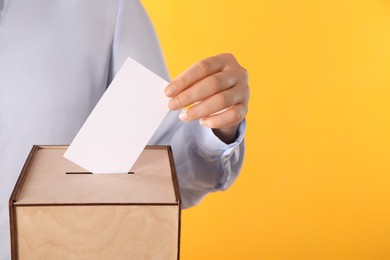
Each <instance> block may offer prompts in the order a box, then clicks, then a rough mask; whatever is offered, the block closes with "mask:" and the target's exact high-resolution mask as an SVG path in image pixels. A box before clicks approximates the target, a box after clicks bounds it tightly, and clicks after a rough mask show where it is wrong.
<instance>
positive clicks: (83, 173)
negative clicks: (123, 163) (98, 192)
mask: <svg viewBox="0 0 390 260" xmlns="http://www.w3.org/2000/svg"><path fill="white" fill-rule="evenodd" d="M134 173H135V172H128V173H127V174H134ZM66 174H93V173H92V172H66ZM101 174H123V173H99V174H97V175H101Z"/></svg>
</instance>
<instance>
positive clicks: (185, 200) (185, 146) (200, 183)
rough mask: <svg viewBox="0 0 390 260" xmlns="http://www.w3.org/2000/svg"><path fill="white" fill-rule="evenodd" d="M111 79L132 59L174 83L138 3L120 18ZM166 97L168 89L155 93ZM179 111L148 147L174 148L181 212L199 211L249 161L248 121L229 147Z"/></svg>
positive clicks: (128, 1) (127, 0)
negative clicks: (246, 158) (205, 199)
mask: <svg viewBox="0 0 390 260" xmlns="http://www.w3.org/2000/svg"><path fill="white" fill-rule="evenodd" d="M112 46H113V47H112V56H111V60H110V73H109V74H110V75H111V76H110V78H109V80H111V79H112V76H113V75H115V74H116V72H117V71H118V70H119V68H120V66H121V65H122V64H123V62H124V61H125V59H126V58H127V57H128V56H130V57H132V58H133V59H135V60H137V61H138V62H139V63H141V64H143V65H144V66H145V67H147V68H148V69H150V70H151V71H153V72H155V73H156V74H158V75H159V76H161V77H162V78H164V79H166V80H169V75H168V72H167V69H166V66H165V62H164V59H163V55H162V53H161V49H160V46H159V42H158V39H157V37H156V34H155V32H154V29H153V26H152V24H151V22H150V20H149V18H148V16H147V14H146V12H145V10H144V8H143V6H142V5H141V3H140V2H139V1H138V0H122V1H120V2H119V8H118V13H117V18H116V25H115V34H114V37H113V45H112ZM156 91H161V92H162V94H163V89H161V90H156ZM178 114H179V111H171V112H169V113H168V115H167V116H166V118H165V119H164V121H163V122H162V124H161V125H160V127H159V128H158V129H157V131H156V133H155V134H154V136H153V137H152V138H151V140H150V141H149V144H154V145H170V146H171V147H172V151H173V155H174V160H175V165H176V171H177V174H178V180H179V186H180V192H181V198H182V206H183V208H188V207H191V206H193V205H196V204H197V203H199V202H200V200H201V199H202V198H203V197H204V196H205V195H206V194H207V193H209V192H214V191H218V190H225V189H227V188H228V187H229V186H230V185H231V184H232V183H233V182H234V180H235V179H236V178H237V176H238V174H239V172H240V169H241V166H242V162H243V156H244V133H245V128H246V123H245V121H244V122H242V123H241V124H240V126H239V129H238V135H237V138H236V140H235V142H233V143H231V144H225V143H224V142H222V141H221V140H220V139H219V138H218V137H216V136H215V135H214V133H213V132H212V130H211V129H209V128H206V127H203V126H201V125H200V124H199V122H198V120H194V121H191V122H187V123H184V122H182V121H180V120H179V115H178Z"/></svg>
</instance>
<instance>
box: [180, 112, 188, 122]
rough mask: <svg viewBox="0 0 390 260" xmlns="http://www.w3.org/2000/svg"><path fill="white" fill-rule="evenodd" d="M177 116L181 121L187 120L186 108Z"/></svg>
mask: <svg viewBox="0 0 390 260" xmlns="http://www.w3.org/2000/svg"><path fill="white" fill-rule="evenodd" d="M179 118H180V120H181V121H184V122H186V121H187V120H188V115H187V110H185V109H184V110H182V111H181V112H180V114H179Z"/></svg>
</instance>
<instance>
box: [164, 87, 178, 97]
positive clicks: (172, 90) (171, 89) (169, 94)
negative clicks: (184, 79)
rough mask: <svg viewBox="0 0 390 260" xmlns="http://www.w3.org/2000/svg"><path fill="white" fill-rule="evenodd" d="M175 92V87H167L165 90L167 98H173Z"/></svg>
mask: <svg viewBox="0 0 390 260" xmlns="http://www.w3.org/2000/svg"><path fill="white" fill-rule="evenodd" d="M175 92H176V89H175V88H174V87H167V88H166V89H165V95H166V96H167V97H172V96H173V95H174V94H175Z"/></svg>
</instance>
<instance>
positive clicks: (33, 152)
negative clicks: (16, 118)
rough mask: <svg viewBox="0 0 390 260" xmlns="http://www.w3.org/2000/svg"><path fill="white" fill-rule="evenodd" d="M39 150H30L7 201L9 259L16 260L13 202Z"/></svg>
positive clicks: (34, 147)
mask: <svg viewBox="0 0 390 260" xmlns="http://www.w3.org/2000/svg"><path fill="white" fill-rule="evenodd" d="M39 149H40V147H39V146H37V145H33V147H32V148H31V151H30V153H29V155H28V157H27V160H26V162H25V164H24V166H23V168H22V171H21V173H20V175H19V177H18V180H17V181H16V184H15V187H14V189H13V191H12V193H11V197H10V199H9V204H8V207H9V221H10V229H11V230H10V231H11V232H10V234H11V258H12V259H17V258H18V257H17V245H16V216H15V209H14V202H15V201H16V200H17V199H18V197H19V194H20V191H21V189H22V187H23V183H24V181H25V180H26V176H27V174H28V171H29V169H30V167H31V164H32V161H33V160H34V157H35V155H36V153H37V151H38V150H39Z"/></svg>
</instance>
